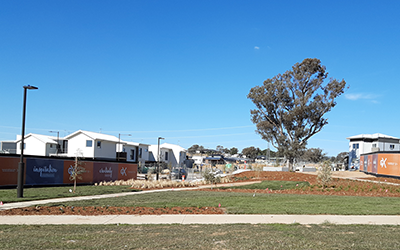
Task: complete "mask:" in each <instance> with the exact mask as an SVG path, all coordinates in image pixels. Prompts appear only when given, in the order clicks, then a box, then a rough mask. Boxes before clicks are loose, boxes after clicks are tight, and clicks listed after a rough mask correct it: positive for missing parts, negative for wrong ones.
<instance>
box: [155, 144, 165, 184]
mask: <svg viewBox="0 0 400 250" xmlns="http://www.w3.org/2000/svg"><path fill="white" fill-rule="evenodd" d="M164 139H165V138H162V137H158V149H157V158H158V164H157V174H156V179H157V180H158V172H160V140H164Z"/></svg>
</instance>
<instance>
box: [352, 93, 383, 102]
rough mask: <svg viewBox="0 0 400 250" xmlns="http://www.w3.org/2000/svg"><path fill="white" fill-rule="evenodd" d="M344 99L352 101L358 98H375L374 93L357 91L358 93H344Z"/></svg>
mask: <svg viewBox="0 0 400 250" xmlns="http://www.w3.org/2000/svg"><path fill="white" fill-rule="evenodd" d="M345 97H346V99H349V100H352V101H357V100H360V99H368V100H371V99H375V98H376V95H373V94H365V93H358V94H345Z"/></svg>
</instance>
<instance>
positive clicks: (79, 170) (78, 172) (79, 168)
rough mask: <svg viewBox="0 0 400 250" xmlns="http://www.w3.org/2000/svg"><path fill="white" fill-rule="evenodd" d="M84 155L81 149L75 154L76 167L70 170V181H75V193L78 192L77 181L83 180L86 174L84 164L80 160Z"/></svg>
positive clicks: (71, 167) (73, 166)
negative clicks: (83, 175)
mask: <svg viewBox="0 0 400 250" xmlns="http://www.w3.org/2000/svg"><path fill="white" fill-rule="evenodd" d="M82 155H83V154H82V151H81V150H80V149H77V150H76V153H75V162H74V165H72V166H70V167H69V169H68V173H69V180H71V181H74V190H73V193H75V191H76V182H77V180H82V174H83V173H85V172H86V169H85V168H84V163H83V162H82V161H81V160H80V159H81V157H82Z"/></svg>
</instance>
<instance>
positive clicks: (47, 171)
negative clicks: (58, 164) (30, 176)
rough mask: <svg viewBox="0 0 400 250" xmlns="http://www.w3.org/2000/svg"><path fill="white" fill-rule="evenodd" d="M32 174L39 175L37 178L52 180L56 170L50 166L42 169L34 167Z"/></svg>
mask: <svg viewBox="0 0 400 250" xmlns="http://www.w3.org/2000/svg"><path fill="white" fill-rule="evenodd" d="M33 172H34V173H39V176H40V177H42V178H54V177H55V173H57V169H55V168H53V167H52V166H51V164H50V165H49V166H48V167H47V166H43V167H37V166H34V167H33Z"/></svg>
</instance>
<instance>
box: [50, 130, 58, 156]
mask: <svg viewBox="0 0 400 250" xmlns="http://www.w3.org/2000/svg"><path fill="white" fill-rule="evenodd" d="M49 133H57V151H56V155H58V151H59V148H60V139H59V138H60V131H49Z"/></svg>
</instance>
